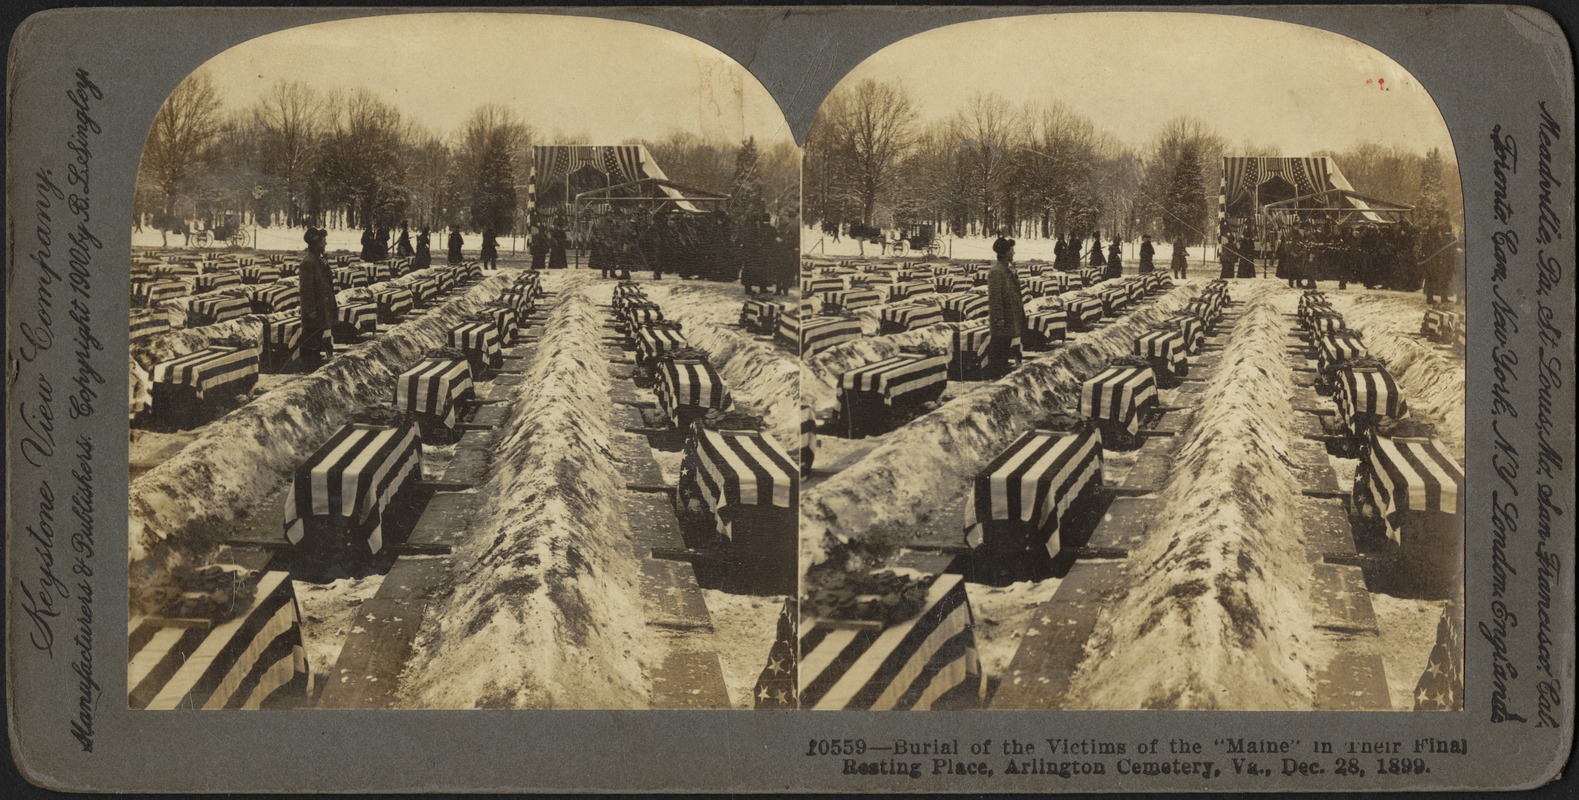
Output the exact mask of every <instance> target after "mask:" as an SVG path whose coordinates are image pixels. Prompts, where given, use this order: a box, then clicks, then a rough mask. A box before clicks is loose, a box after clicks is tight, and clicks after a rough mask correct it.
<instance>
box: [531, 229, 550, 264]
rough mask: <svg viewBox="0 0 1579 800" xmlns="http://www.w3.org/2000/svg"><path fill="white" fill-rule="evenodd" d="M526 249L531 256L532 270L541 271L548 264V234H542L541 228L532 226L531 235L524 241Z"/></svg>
mask: <svg viewBox="0 0 1579 800" xmlns="http://www.w3.org/2000/svg"><path fill="white" fill-rule="evenodd" d="M526 249H527V252H529V253H531V254H532V269H542V268H543V266H544V265H545V264H547V263H548V234H546V233H544V232H543V226H541V225H533V226H532V235H531V237H529V238H528V239H527V240H526Z"/></svg>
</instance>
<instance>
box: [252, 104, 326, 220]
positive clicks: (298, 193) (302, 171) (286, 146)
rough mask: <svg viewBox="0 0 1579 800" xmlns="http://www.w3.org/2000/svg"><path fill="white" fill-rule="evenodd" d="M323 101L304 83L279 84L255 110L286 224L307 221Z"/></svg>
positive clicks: (267, 166)
mask: <svg viewBox="0 0 1579 800" xmlns="http://www.w3.org/2000/svg"><path fill="white" fill-rule="evenodd" d="M322 109H323V101H322V99H321V98H320V97H319V96H318V93H317V92H315V91H313V89H312V87H310V86H308V85H307V84H305V83H303V82H301V81H277V82H275V84H274V86H273V87H272V88H271V89H270V90H269V93H268V94H266V95H264V96H263V98H262V99H261V100H259V101H258V104H257V106H256V107H255V109H254V111H253V116H254V119H255V120H256V123H257V126H258V128H259V131H258V133H259V139H260V141H259V145H260V155H261V162H262V169H263V172H264V174H265V175H267V176H268V178H269V179H270V182H271V184H272V185H271V186H270V189H271V190H272V191H273V192H274V193H275V196H276V207H278V208H279V209H280V210H281V211H283V212H284V215H285V224H286V225H302V224H304V223H305V222H306V219H305V213H306V199H307V198H306V194H307V189H308V185H309V182H310V180H311V174H312V171H313V169H314V168H315V167H316V163H317V159H318V154H319V145H320V140H321V135H322V120H321V114H322Z"/></svg>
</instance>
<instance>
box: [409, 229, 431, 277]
mask: <svg viewBox="0 0 1579 800" xmlns="http://www.w3.org/2000/svg"><path fill="white" fill-rule="evenodd" d="M431 266H433V234H431V233H429V232H428V227H427V226H426V225H424V226H422V232H421V233H419V234H417V252H416V253H415V254H414V255H413V256H412V259H411V269H412V271H416V270H419V269H427V268H428V267H431Z"/></svg>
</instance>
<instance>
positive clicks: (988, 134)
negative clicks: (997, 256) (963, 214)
mask: <svg viewBox="0 0 1579 800" xmlns="http://www.w3.org/2000/svg"><path fill="white" fill-rule="evenodd" d="M1017 122H1018V119H1017V115H1016V114H1015V113H1014V109H1013V108H1012V107H1011V106H1010V105H1009V101H1007V100H1005V99H1003V98H1002V97H1000V96H998V95H996V94H986V93H982V92H977V93H975V94H973V95H971V98H970V100H969V101H967V102H966V104H965V107H964V108H961V109H959V110H958V111H956V112H955V113H954V117H953V118H952V120H951V122H950V126H949V127H950V131H951V132H952V134H953V135H954V137H955V138H957V139H958V140H959V142H960V146H961V147H962V148H963V149H964V151H965V153H966V155H967V158H968V159H969V161H970V164H971V168H972V169H971V171H972V173H973V180H972V188H973V189H974V192H973V193H974V194H975V197H976V203H977V207H978V208H979V209H980V210H981V224H982V226H983V228H984V229H986V230H988V231H991V230H993V229H995V228H997V227H999V225H1000V221H999V220H998V219H996V216H995V214H994V210H995V209H994V207H995V205H996V204H995V203H994V199H995V197H996V196H999V195H1002V194H1004V193H1005V190H1006V188H1007V187H1006V185H1005V184H1006V180H1005V179H1006V178H1007V175H1008V168H1009V165H1010V163H1011V157H1012V155H1013V153H1014V151H1015V148H1016V147H1017V144H1018V143H1017V142H1015V141H1014V139H1015V134H1016V131H1015V128H1016V127H1017ZM1012 222H1013V213H1012V210H1011V213H1010V215H1009V216H1008V217H1007V218H1005V219H1003V220H1002V221H1001V223H1004V224H1007V223H1012Z"/></svg>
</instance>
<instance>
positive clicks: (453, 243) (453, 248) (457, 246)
mask: <svg viewBox="0 0 1579 800" xmlns="http://www.w3.org/2000/svg"><path fill="white" fill-rule="evenodd" d="M464 244H466V240H465V239H462V238H461V229H460V228H450V254H449V255H450V263H451V264H459V263H461V246H462V245H464Z"/></svg>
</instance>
